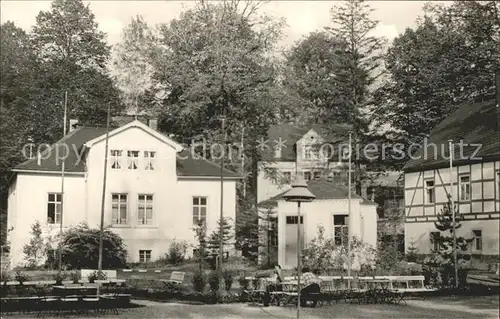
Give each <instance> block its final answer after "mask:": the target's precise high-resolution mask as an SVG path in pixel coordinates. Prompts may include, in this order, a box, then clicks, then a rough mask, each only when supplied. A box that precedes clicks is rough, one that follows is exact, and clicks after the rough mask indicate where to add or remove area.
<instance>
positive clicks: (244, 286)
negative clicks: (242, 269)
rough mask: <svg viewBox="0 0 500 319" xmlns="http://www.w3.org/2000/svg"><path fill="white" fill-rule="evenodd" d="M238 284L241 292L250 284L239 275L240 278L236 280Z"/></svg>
mask: <svg viewBox="0 0 500 319" xmlns="http://www.w3.org/2000/svg"><path fill="white" fill-rule="evenodd" d="M238 283H239V284H240V287H241V289H243V290H247V289H248V286H249V285H250V282H249V280H248V279H246V278H245V275H241V276H240V278H238Z"/></svg>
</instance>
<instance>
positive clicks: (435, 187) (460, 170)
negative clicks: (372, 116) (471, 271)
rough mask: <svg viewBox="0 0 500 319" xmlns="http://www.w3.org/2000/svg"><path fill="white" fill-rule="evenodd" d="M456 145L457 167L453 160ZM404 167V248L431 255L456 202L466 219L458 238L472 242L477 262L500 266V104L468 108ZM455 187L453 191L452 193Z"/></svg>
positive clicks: (456, 114)
mask: <svg viewBox="0 0 500 319" xmlns="http://www.w3.org/2000/svg"><path fill="white" fill-rule="evenodd" d="M449 140H452V148H451V149H452V150H453V151H452V154H453V157H452V161H451V163H452V165H450V157H449V154H450V152H449ZM417 153H418V154H417V155H416V156H415V157H414V159H412V160H411V161H409V162H408V163H407V164H406V166H405V215H406V216H405V246H406V248H408V247H409V246H410V245H411V246H414V247H416V248H417V249H418V252H419V253H420V254H428V253H430V252H431V251H432V250H433V249H435V248H437V246H436V247H434V246H435V245H436V242H435V241H434V240H433V239H434V238H435V237H436V236H440V235H441V234H440V232H439V231H437V230H436V228H435V224H434V222H435V221H436V220H437V217H436V216H437V215H438V214H440V213H441V211H442V209H443V206H444V205H445V204H446V203H447V202H448V196H449V195H451V194H453V199H454V203H455V205H456V207H458V208H459V210H460V213H461V214H463V218H464V220H463V221H462V223H461V224H462V225H461V227H460V228H459V229H457V236H462V237H465V238H469V239H472V241H471V243H470V245H469V248H468V249H469V250H470V251H469V253H470V254H472V256H473V257H476V258H473V260H475V261H476V262H478V259H480V260H482V261H485V262H487V263H496V262H498V255H499V222H500V109H499V107H498V103H497V102H496V101H490V102H483V103H481V104H474V105H470V104H468V105H464V106H462V107H460V108H459V109H458V110H457V111H456V112H454V113H452V114H451V115H450V116H449V117H448V118H446V119H445V120H444V121H443V122H441V123H440V124H439V125H437V126H436V127H435V129H434V130H433V131H432V132H431V134H430V137H429V139H428V140H426V141H425V142H424V143H423V145H422V147H421V149H420V150H419V152H417ZM451 186H453V189H452V188H451Z"/></svg>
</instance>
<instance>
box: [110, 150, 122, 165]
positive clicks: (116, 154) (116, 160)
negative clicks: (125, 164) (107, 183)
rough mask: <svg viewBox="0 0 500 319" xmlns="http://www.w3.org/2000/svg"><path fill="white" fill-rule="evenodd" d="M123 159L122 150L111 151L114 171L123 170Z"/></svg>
mask: <svg viewBox="0 0 500 319" xmlns="http://www.w3.org/2000/svg"><path fill="white" fill-rule="evenodd" d="M121 157H122V151H120V150H111V168H112V169H121V168H122V165H121Z"/></svg>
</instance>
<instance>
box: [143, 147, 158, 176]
mask: <svg viewBox="0 0 500 319" xmlns="http://www.w3.org/2000/svg"><path fill="white" fill-rule="evenodd" d="M155 158H156V152H153V151H145V152H144V162H145V163H144V165H145V166H144V169H145V170H146V171H154V169H155Z"/></svg>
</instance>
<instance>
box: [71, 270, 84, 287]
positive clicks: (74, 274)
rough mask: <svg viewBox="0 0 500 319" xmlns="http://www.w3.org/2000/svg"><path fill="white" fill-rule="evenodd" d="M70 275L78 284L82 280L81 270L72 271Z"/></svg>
mask: <svg viewBox="0 0 500 319" xmlns="http://www.w3.org/2000/svg"><path fill="white" fill-rule="evenodd" d="M69 277H70V278H71V280H72V281H73V283H74V284H77V283H78V281H80V279H82V275H81V273H80V272H79V271H72V272H71V273H70V274H69Z"/></svg>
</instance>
